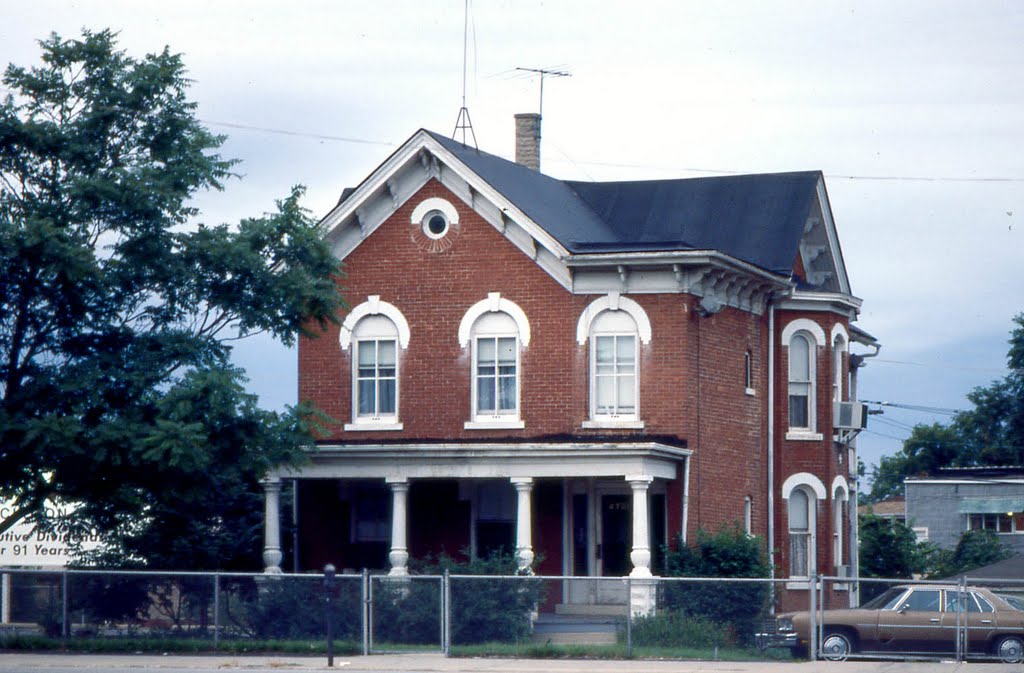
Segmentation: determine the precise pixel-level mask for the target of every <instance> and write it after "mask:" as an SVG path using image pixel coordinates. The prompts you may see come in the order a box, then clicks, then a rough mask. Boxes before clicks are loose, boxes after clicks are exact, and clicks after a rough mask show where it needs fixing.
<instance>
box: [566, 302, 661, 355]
mask: <svg viewBox="0 0 1024 673" xmlns="http://www.w3.org/2000/svg"><path fill="white" fill-rule="evenodd" d="M603 311H625V312H626V313H628V314H629V315H630V317H632V318H633V322H635V323H636V331H637V336H638V337H639V339H640V343H643V344H649V343H651V320H650V318H648V317H647V312H646V311H644V309H643V307H642V306H640V304H638V303H636V302H635V301H633V300H632V299H630V298H629V297H623V296H622V295H621V294H619V293H618V292H611V293H609V294H607V295H605V296H603V297H599V298H597V299H595V300H594V301H592V302H590V304H589V305H588V306H587V308H585V309H583V313H582V314H581V315H580V319H579V321H578V322H577V323H576V342H577V343H578V344H579V345H581V346H583V345H585V344H586V343H587V338H588V337H589V336H590V325H591V324H592V323H593V322H594V319H595V318H597V316H598V315H600V314H601V312H603Z"/></svg>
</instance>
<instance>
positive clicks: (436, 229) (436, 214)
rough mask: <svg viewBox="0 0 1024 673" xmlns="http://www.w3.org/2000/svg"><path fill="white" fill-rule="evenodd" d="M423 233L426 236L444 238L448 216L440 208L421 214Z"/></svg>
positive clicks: (446, 231)
mask: <svg viewBox="0 0 1024 673" xmlns="http://www.w3.org/2000/svg"><path fill="white" fill-rule="evenodd" d="M423 233H424V234H426V235H427V237H428V238H433V239H435V240H436V239H439V238H444V235H445V234H447V233H448V217H447V216H446V215H445V214H444V213H442V212H441V211H440V210H431V211H429V212H428V213H427V214H426V215H424V216H423Z"/></svg>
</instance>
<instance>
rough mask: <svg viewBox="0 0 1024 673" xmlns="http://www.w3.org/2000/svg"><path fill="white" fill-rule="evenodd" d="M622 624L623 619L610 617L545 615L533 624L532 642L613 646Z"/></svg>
mask: <svg viewBox="0 0 1024 673" xmlns="http://www.w3.org/2000/svg"><path fill="white" fill-rule="evenodd" d="M622 624H623V620H622V619H614V618H612V617H608V616H600V615H589V616H588V615H565V614H557V613H556V614H551V613H545V614H542V615H540V616H539V617H538V618H537V621H535V622H534V623H533V636H532V638H531V640H532V641H533V642H535V643H551V644H553V645H611V644H614V643H615V642H616V636H617V634H618V631H619V628H620V627H621V625H622Z"/></svg>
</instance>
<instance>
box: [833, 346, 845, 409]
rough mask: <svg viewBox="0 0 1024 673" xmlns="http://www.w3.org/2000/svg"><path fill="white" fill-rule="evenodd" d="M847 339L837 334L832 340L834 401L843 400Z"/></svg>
mask: <svg viewBox="0 0 1024 673" xmlns="http://www.w3.org/2000/svg"><path fill="white" fill-rule="evenodd" d="M845 350H846V341H845V340H844V339H843V337H841V336H839V335H837V336H836V337H835V339H834V340H833V341H832V401H833V402H842V401H843V352H844V351H845Z"/></svg>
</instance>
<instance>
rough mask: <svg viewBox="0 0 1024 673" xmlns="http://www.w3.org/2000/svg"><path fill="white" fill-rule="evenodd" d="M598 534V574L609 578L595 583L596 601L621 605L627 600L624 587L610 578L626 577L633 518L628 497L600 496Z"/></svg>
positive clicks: (620, 581) (629, 567)
mask: <svg viewBox="0 0 1024 673" xmlns="http://www.w3.org/2000/svg"><path fill="white" fill-rule="evenodd" d="M600 514H601V517H600V522H599V523H600V534H599V537H598V540H599V544H598V548H597V558H598V564H599V567H600V572H601V575H602V576H603V577H607V578H609V579H606V580H600V581H598V585H597V602H598V603H599V604H603V605H621V604H624V603H625V602H626V600H627V598H628V597H627V596H626V584H625V582H623V581H622V580H616V579H611V578H618V577H624V576H626V575H628V574H629V571H630V569H631V563H630V560H629V552H630V551H631V549H632V546H633V544H632V537H633V536H632V533H633V526H632V523H633V516H632V506H631V503H630V496H629V495H625V494H606V495H602V496H601V509H600Z"/></svg>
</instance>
